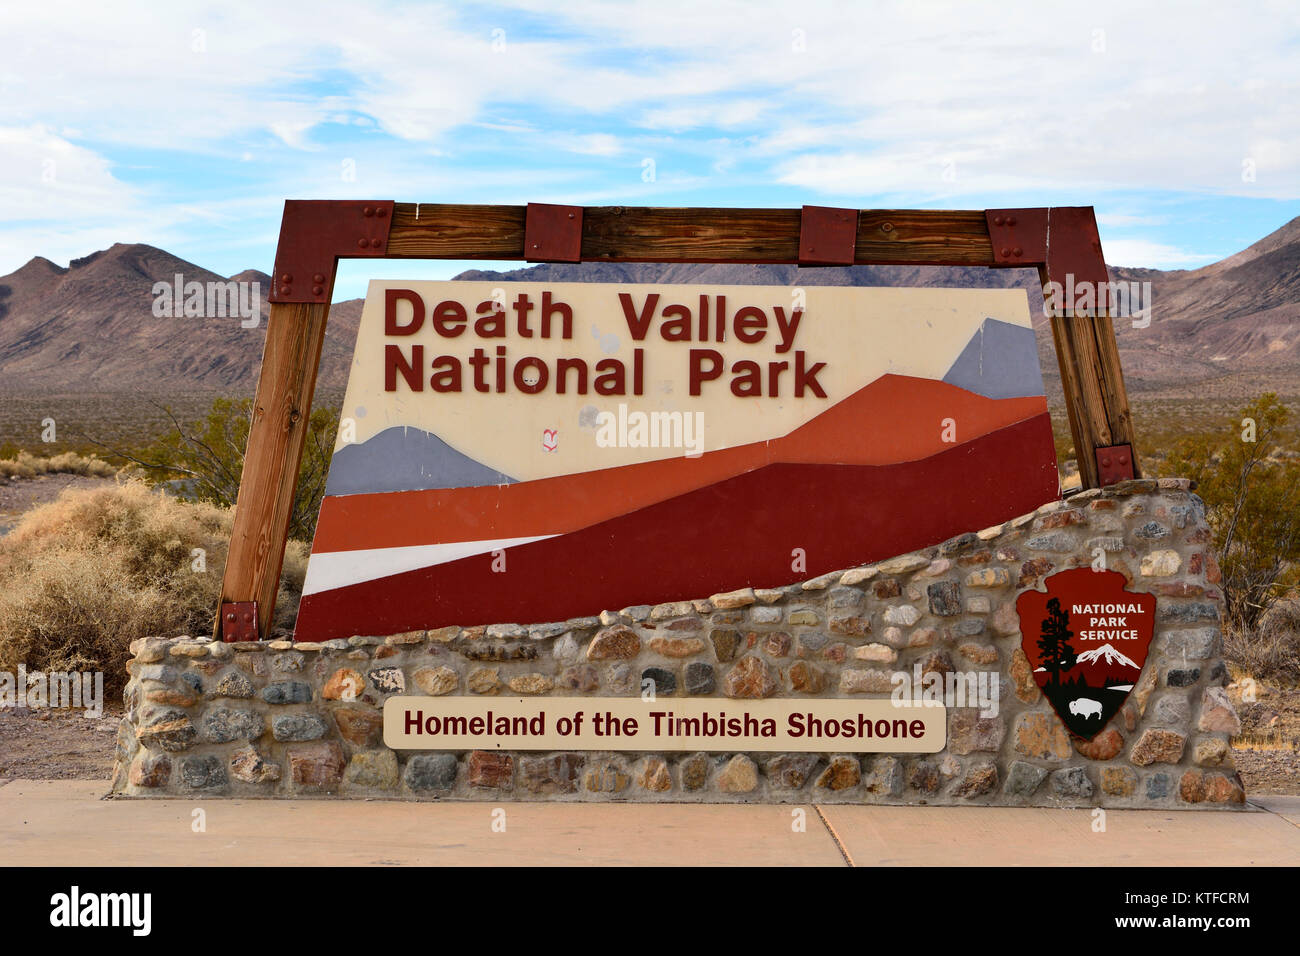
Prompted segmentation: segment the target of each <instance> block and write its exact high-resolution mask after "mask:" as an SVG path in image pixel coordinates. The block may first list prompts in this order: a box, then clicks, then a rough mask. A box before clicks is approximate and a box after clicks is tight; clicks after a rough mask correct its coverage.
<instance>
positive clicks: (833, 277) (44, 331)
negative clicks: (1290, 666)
mask: <svg viewBox="0 0 1300 956" xmlns="http://www.w3.org/2000/svg"><path fill="white" fill-rule="evenodd" d="M383 272H384V268H383V264H382V263H375V266H374V274H375V275H376V276H382V275H383ZM178 273H179V274H181V275H183V276H184V277H185V280H186V281H194V280H197V281H199V282H204V283H206V282H215V281H224V280H226V279H227V278H229V279H235V280H243V281H258V282H260V283H261V284H262V286H261V287H262V294H263V297H265V295H266V294H267V292H268V291H269V289H270V277H269V276H268V275H266V274H265V273H262V272H258V271H256V270H247V271H245V272H241V273H239V274H237V275H235V276H231V277H224V276H220V275H217V274H216V273H213V272H211V271H209V270H207V269H203V268H202V267H200V266H198V265H195V264H193V263H190V262H186V261H185V260H183V259H180V258H179V257H177V256H174V255H172V254H171V253H168V252H166V251H164V250H162V249H158V248H155V247H153V246H148V245H142V244H122V243H119V244H117V245H114V246H112V247H111V248H109V249H105V250H102V251H100V252H96V253H92V254H91V255H88V256H86V257H85V258H82V259H76V260H73V261H72V262H71V263H70V264H69V265H68V267H66V268H64V267H61V266H58V265H56V264H55V263H53V262H50V261H49V260H48V259H44V258H41V257H39V256H38V257H36V258H34V259H32V260H31V261H30V262H28V263H27V264H26V265H24V266H23V267H22V268H20V269H18V270H17V271H15V272H13V273H11V274H9V275H7V276H4V277H2V278H0V392H7V393H11V394H14V393H17V394H41V393H49V392H60V393H65V394H66V393H77V392H95V393H105V392H134V393H142V392H148V393H152V394H157V395H167V394H176V393H189V392H213V393H222V394H227V395H232V396H236V395H247V394H251V393H252V390H253V388H254V386H255V384H256V381H257V372H258V368H259V365H260V362H261V355H262V346H263V342H264V339H265V319H263V321H262V322H261V323H259V325H258V327H257V328H252V329H245V328H241V327H240V322H239V320H238V319H237V318H227V319H212V318H208V319H198V318H171V317H165V318H160V317H156V316H155V315H154V310H153V302H154V296H153V292H152V290H153V287H154V283H156V282H166V283H171V282H172V281H173V279H174V276H175V275H176V274H178ZM1110 273H1111V280H1112V282H1116V283H1120V282H1128V283H1133V282H1136V283H1150V288H1151V303H1152V318H1151V321H1150V324H1149V326H1148V327H1146V328H1134V327H1133V325H1132V322H1131V321H1129V320H1124V319H1120V320H1116V323H1115V324H1116V334H1117V338H1118V341H1119V346H1120V355H1121V358H1122V361H1123V364H1124V370H1125V377H1126V381H1127V382H1128V385H1129V389H1130V391H1131V392H1134V393H1141V392H1144V391H1145V392H1151V393H1186V394H1191V395H1197V396H1205V395H1209V394H1215V393H1217V392H1222V391H1224V389H1231V388H1232V387H1233V386H1234V384H1236V385H1241V386H1242V387H1243V389H1244V390H1245V391H1250V390H1252V389H1253V390H1254V391H1256V392H1257V391H1259V390H1260V387H1261V386H1263V385H1267V387H1269V388H1271V389H1274V390H1276V391H1279V392H1282V393H1283V394H1285V395H1295V394H1300V217H1297V218H1296V219H1293V220H1291V222H1289V223H1287V224H1286V225H1285V226H1283V227H1282V228H1281V229H1279V230H1277V231H1276V232H1274V233H1272V234H1271V235H1269V236H1267V237H1265V238H1264V239H1261V240H1260V241H1259V242H1256V243H1255V244H1254V245H1252V246H1250V247H1249V248H1247V249H1244V250H1242V251H1241V252H1239V253H1237V254H1236V255H1233V256H1230V257H1228V258H1226V259H1223V260H1222V261H1220V262H1216V263H1214V264H1212V265H1208V266H1205V267H1203V268H1199V269H1193V270H1169V271H1165V270H1157V269H1140V268H1129V267H1124V266H1111V267H1110ZM457 278H460V279H478V280H489V281H494V280H495V281H499V280H532V281H603V282H638V283H653V282H673V283H716V284H729V285H730V284H779V285H799V284H802V285H857V286H866V285H877V286H915V287H922V288H936V287H968V288H1017V287H1018V288H1023V289H1025V290H1026V291H1027V292H1028V294H1029V302H1030V310H1031V315H1032V316H1033V318H1034V327H1035V331H1036V334H1037V342H1038V349H1039V356H1040V360H1041V365H1042V368H1043V373H1044V379H1045V384H1046V385H1047V388H1048V394H1049V396H1050V397H1055V396H1056V395H1058V394H1059V388H1060V386H1059V380H1058V378H1057V374H1056V359H1055V354H1054V351H1053V346H1052V338H1051V332H1050V328H1049V325H1048V323H1047V321H1046V320H1045V319H1044V318H1043V316H1042V293H1041V290H1040V288H1039V286H1038V277H1037V273H1036V272H1035V271H1033V270H1030V269H983V268H975V267H967V268H943V267H936V266H853V267H830V268H812V269H802V270H801V269H799V268H798V267H796V266H758V265H724V264H719V265H708V264H673V265H664V264H655V263H582V264H578V265H561V264H546V265H537V266H530V267H526V268H521V269H514V270H510V271H506V272H491V271H485V270H471V271H468V272H464V273H462V274H461V275H459V276H457ZM361 304H362V303H361V300H360V299H351V300H347V301H342V302H336V303H335V304H334V305H333V306H332V307H331V309H330V320H329V327H328V330H327V332H326V341H325V345H324V348H323V350H322V355H321V363H320V371H319V375H318V385H319V387H320V388H321V389H322V390H327V391H334V390H339V391H341V390H342V388H343V387H344V385H345V383H346V379H347V369H348V366H349V364H350V359H351V352H352V346H353V343H354V341H355V337H356V330H357V326H358V322H359V320H360V315H361ZM265 309H266V305H265V302H264V303H263V310H265Z"/></svg>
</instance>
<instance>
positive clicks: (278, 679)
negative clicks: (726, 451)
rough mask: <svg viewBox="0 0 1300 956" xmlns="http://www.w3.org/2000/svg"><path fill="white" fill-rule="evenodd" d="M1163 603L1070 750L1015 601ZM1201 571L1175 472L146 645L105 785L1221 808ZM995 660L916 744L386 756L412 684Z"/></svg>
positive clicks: (1205, 541) (1204, 550)
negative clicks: (1056, 574)
mask: <svg viewBox="0 0 1300 956" xmlns="http://www.w3.org/2000/svg"><path fill="white" fill-rule="evenodd" d="M1096 548H1101V549H1103V550H1104V551H1105V552H1106V555H1107V567H1108V568H1110V569H1112V570H1116V571H1120V572H1121V573H1123V574H1124V575H1125V577H1126V578H1127V579H1128V581H1129V587H1130V588H1132V589H1133V590H1135V591H1146V592H1150V593H1152V594H1155V595H1156V597H1157V610H1156V633H1155V638H1154V640H1153V642H1152V645H1151V651H1150V654H1149V656H1148V658H1147V662H1146V665H1145V667H1144V669H1143V673H1142V677H1141V679H1140V681H1139V683H1138V685H1137V686H1136V687H1135V688H1134V690H1133V693H1132V695H1131V696H1130V697H1129V700H1128V702H1127V703H1126V704H1125V705H1124V708H1123V710H1122V711H1121V712H1120V713H1119V714H1117V715H1116V716H1115V718H1114V719H1113V720H1112V721H1111V723H1110V725H1109V727H1108V728H1107V729H1106V730H1105V731H1103V732H1102V733H1101V734H1099V735H1098V736H1097V737H1096V738H1094V739H1093V740H1092V741H1091V742H1089V743H1083V742H1081V741H1077V740H1074V741H1072V740H1071V738H1070V736H1069V735H1068V734H1067V732H1066V731H1065V729H1064V727H1063V726H1062V725H1061V723H1060V721H1059V720H1058V719H1057V717H1056V715H1055V714H1054V713H1053V712H1052V710H1051V708H1050V706H1049V705H1048V703H1047V701H1046V700H1045V699H1044V698H1043V696H1042V694H1041V693H1040V692H1039V690H1038V688H1037V686H1036V685H1035V683H1034V681H1033V677H1032V675H1031V674H1030V671H1029V665H1028V662H1027V660H1026V659H1025V656H1024V654H1023V652H1022V651H1021V650H1020V633H1019V621H1018V618H1017V615H1016V610H1015V598H1016V595H1017V594H1018V593H1019V592H1020V591H1023V590H1025V589H1028V588H1035V587H1038V588H1041V587H1042V584H1041V582H1042V580H1043V579H1044V578H1045V577H1046V576H1047V575H1048V574H1050V573H1052V572H1053V571H1056V570H1062V569H1065V568H1069V567H1077V566H1085V565H1088V564H1091V563H1092V560H1093V554H1094V552H1095V549H1096ZM1218 583H1219V569H1218V566H1217V564H1216V562H1215V557H1214V554H1213V551H1212V550H1211V545H1210V534H1209V531H1208V529H1207V527H1206V524H1205V519H1204V507H1203V505H1202V503H1201V501H1200V499H1199V498H1197V497H1196V496H1195V495H1194V494H1193V493H1192V492H1191V491H1190V490H1189V484H1188V482H1187V481H1185V480H1180V479H1160V480H1159V481H1158V482H1157V481H1156V480H1153V479H1143V480H1137V481H1130V482H1125V483H1122V484H1120V485H1115V486H1112V487H1110V488H1107V489H1105V490H1104V491H1086V492H1082V493H1079V494H1075V495H1074V496H1072V497H1071V498H1069V499H1067V500H1065V501H1056V502H1051V503H1049V504H1048V505H1045V506H1044V507H1042V508H1040V509H1039V510H1038V511H1037V512H1035V513H1034V514H1031V515H1025V516H1023V517H1021V518H1017V519H1015V520H1013V521H1009V522H1007V523H1006V524H1004V525H1001V526H999V527H995V528H989V529H986V530H984V531H980V532H978V533H972V534H964V535H961V536H959V537H957V538H954V539H952V540H950V541H947V542H944V543H943V544H940V545H938V546H936V547H932V548H929V549H927V550H924V551H920V552H915V553H912V554H907V555H902V556H900V557H896V558H893V559H890V560H887V561H882V562H880V563H878V564H874V565H870V566H867V567H860V568H853V569H851V570H847V571H842V572H836V573H833V574H827V575H823V576H821V577H818V578H815V579H813V580H810V581H805V582H802V583H800V584H794V585H790V586H786V587H780V588H771V589H744V590H741V591H736V592H733V593H730V594H719V595H714V596H713V597H711V598H709V599H707V600H694V601H681V602H679V603H674V604H661V605H657V606H654V607H649V606H642V607H632V608H625V609H623V610H622V611H618V612H610V611H604V612H602V613H601V614H600V615H599V616H598V617H596V616H593V617H586V618H577V619H574V620H570V621H565V622H562V623H553V624H540V625H533V626H523V625H516V624H494V625H488V626H477V627H444V628H440V629H438V630H433V631H427V632H426V631H416V632H412V633H408V634H396V635H392V636H387V637H371V636H358V637H353V638H352V639H351V640H346V641H345V640H335V641H328V642H326V643H323V644H295V643H292V642H290V641H271V642H263V643H252V644H222V643H214V642H212V641H210V640H208V639H203V638H199V639H194V638H188V637H181V638H174V639H161V638H143V639H141V640H139V641H136V642H135V643H134V644H133V645H132V653H133V655H134V659H133V660H132V661H131V663H130V664H129V666H128V670H129V672H130V675H131V680H130V683H129V685H128V687H127V689H126V692H125V703H126V707H127V714H126V717H125V718H124V720H123V721H122V725H121V729H120V731H119V735H118V744H117V764H116V768H115V771H114V777H113V784H112V788H113V790H114V791H115V792H116V793H119V794H128V795H131V796H191V795H205V796H208V795H224V796H241V797H242V796H268V797H269V796H280V797H288V796H308V795H339V796H344V797H363V798H377V797H378V798H383V797H389V798H402V799H458V800H492V801H501V800H512V799H513V800H623V801H656V802H657V801H696V802H750V801H771V802H791V803H797V802H809V801H813V802H824V803H884V804H949V805H952V804H993V805H1006V806H1017V805H1029V806H1089V807H1091V806H1105V807H1161V808H1192V807H1214V808H1223V807H1229V806H1237V805H1241V804H1242V803H1243V802H1244V793H1243V791H1242V786H1241V782H1240V778H1239V777H1238V776H1237V774H1236V773H1235V772H1234V771H1233V769H1232V762H1231V752H1230V750H1229V747H1228V741H1229V737H1230V735H1231V734H1233V733H1235V732H1236V731H1238V730H1239V729H1240V724H1239V722H1238V720H1237V716H1236V714H1235V712H1234V711H1233V708H1232V705H1231V703H1230V702H1229V701H1228V698H1227V694H1226V692H1225V691H1224V685H1225V684H1226V682H1227V672H1226V669H1225V667H1224V664H1223V662H1222V660H1221V659H1220V651H1221V635H1220V632H1219V606H1220V600H1221V598H1220V595H1219V592H1218V590H1217V589H1216V585H1217V584H1218ZM918 662H919V663H921V664H922V666H923V670H924V671H937V672H947V671H951V670H954V669H955V670H959V671H971V670H975V671H980V670H988V671H994V670H995V671H997V672H998V673H999V674H1000V685H1001V702H1000V710H999V713H998V716H996V717H980V716H979V714H978V712H977V710H976V709H974V708H960V709H958V708H952V709H950V710H949V713H948V721H949V724H948V742H947V745H946V747H945V749H944V750H943V751H942V752H940V753H938V754H931V755H924V756H920V755H889V754H862V755H857V754H843V753H833V752H831V753H824V754H762V753H752V754H747V753H686V754H658V753H611V752H604V753H602V752H590V751H587V752H551V753H547V752H540V753H537V752H527V751H517V752H511V751H472V752H417V751H401V752H397V751H393V750H389V749H387V748H385V747H384V745H383V743H382V716H381V715H382V708H383V703H384V700H385V699H386V698H388V697H390V696H392V695H395V694H406V695H424V694H427V695H433V696H439V695H448V694H459V695H468V694H486V695H510V696H524V695H548V694H549V695H556V696H566V697H568V696H591V697H618V696H633V695H638V694H639V692H640V684H641V681H642V679H643V677H650V678H652V679H653V680H654V681H655V686H656V687H657V692H658V695H659V696H660V697H663V696H668V697H672V696H705V697H713V698H719V699H720V700H719V703H720V704H721V703H722V702H724V701H725V700H726V699H728V698H736V699H745V698H760V697H773V696H785V697H790V698H801V697H855V696H859V695H861V696H881V697H887V696H888V695H889V692H890V690H891V687H892V685H891V683H890V679H889V674H890V672H892V671H895V670H904V671H907V672H909V673H910V672H911V671H912V669H913V666H914V665H915V664H916V663H918Z"/></svg>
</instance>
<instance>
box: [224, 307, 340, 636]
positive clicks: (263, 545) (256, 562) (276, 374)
mask: <svg viewBox="0 0 1300 956" xmlns="http://www.w3.org/2000/svg"><path fill="white" fill-rule="evenodd" d="M328 315H329V303H328V302H325V303H297V302H295V303H273V304H272V305H271V315H270V318H269V319H268V320H267V327H266V349H265V351H264V352H263V354H262V371H261V374H260V375H259V376H258V379H257V395H256V397H255V399H254V400H253V421H252V425H251V427H250V428H249V431H248V450H247V451H246V452H245V453H244V471H243V475H242V477H241V478H240V481H239V498H238V501H237V503H236V505H235V523H234V528H233V529H232V530H231V534H230V553H229V555H228V556H227V558H226V570H225V575H224V577H223V578H222V584H221V601H222V603H225V602H227V601H256V602H257V612H258V613H257V624H258V634H259V635H260V636H262V637H265V635H266V633H267V628H268V626H269V625H270V622H271V619H272V616H273V615H274V613H275V596H276V592H277V591H278V590H279V587H280V568H281V565H282V564H283V563H284V546H285V542H286V540H287V537H288V533H289V518H290V516H291V514H292V512H293V496H294V492H295V491H296V490H297V487H298V467H299V464H300V463H301V461H302V449H303V443H304V442H305V441H306V438H307V427H308V423H309V421H310V419H311V400H312V394H313V393H314V391H315V389H316V369H317V367H318V366H319V365H320V353H321V346H322V344H323V343H324V341H325V322H326V319H327V318H328ZM216 636H217V638H220V636H221V620H220V616H219V615H218V619H217V633H216Z"/></svg>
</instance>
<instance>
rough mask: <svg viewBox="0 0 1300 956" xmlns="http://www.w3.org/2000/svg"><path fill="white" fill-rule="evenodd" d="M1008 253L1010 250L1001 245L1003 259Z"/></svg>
mask: <svg viewBox="0 0 1300 956" xmlns="http://www.w3.org/2000/svg"><path fill="white" fill-rule="evenodd" d="M1009 255H1011V250H1010V249H1008V248H1007V247H1006V246H1003V247H1002V258H1004V259H1005V258H1006V257H1007V256H1009Z"/></svg>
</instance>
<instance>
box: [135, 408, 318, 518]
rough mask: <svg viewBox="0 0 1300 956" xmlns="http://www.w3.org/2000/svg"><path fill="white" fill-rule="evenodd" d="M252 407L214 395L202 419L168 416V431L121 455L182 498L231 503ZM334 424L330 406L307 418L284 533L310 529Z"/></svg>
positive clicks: (233, 497) (221, 504) (234, 493)
mask: <svg viewBox="0 0 1300 956" xmlns="http://www.w3.org/2000/svg"><path fill="white" fill-rule="evenodd" d="M252 411H253V400H252V399H249V398H245V399H230V398H218V399H216V400H214V401H213V403H212V407H211V408H210V409H209V411H208V413H207V416H206V417H205V418H204V419H203V420H202V421H200V422H196V423H193V424H186V423H184V422H181V421H180V420H179V419H177V418H176V417H174V416H173V417H172V423H173V427H172V429H171V430H170V431H168V432H167V433H166V434H164V435H162V436H161V437H159V438H158V439H157V440H155V441H154V442H153V443H152V444H150V445H149V446H148V447H147V448H146V449H144V450H143V451H142V452H140V453H139V454H136V455H128V456H126V457H127V458H128V459H129V460H130V461H132V462H134V463H136V464H138V465H140V466H142V467H143V468H144V469H145V474H146V476H147V478H148V480H149V481H151V482H154V483H162V482H168V483H169V487H170V488H171V490H172V492H173V493H174V494H176V495H177V496H178V497H180V498H182V499H184V500H187V501H204V502H209V503H211V504H215V505H219V506H221V507H223V508H231V507H234V505H235V503H236V500H237V499H238V497H239V480H240V476H241V475H242V473H243V469H244V449H245V448H246V447H247V445H248V431H249V426H250V424H251V422H252ZM338 424H339V416H338V411H337V410H336V409H332V408H317V409H315V410H313V411H312V413H311V417H310V419H309V420H308V424H307V435H306V442H305V445H304V448H303V455H302V465H301V467H300V468H299V470H298V487H297V490H296V492H295V493H294V499H293V510H292V512H291V513H290V517H289V537H290V538H293V539H296V540H298V541H306V542H310V541H311V539H312V536H313V535H314V534H315V533H316V518H317V516H318V514H319V512H320V503H321V498H322V497H323V496H324V494H325V480H326V478H327V476H328V475H329V463H330V457H331V455H332V454H333V452H334V436H335V435H336V434H337V432H338Z"/></svg>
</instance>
